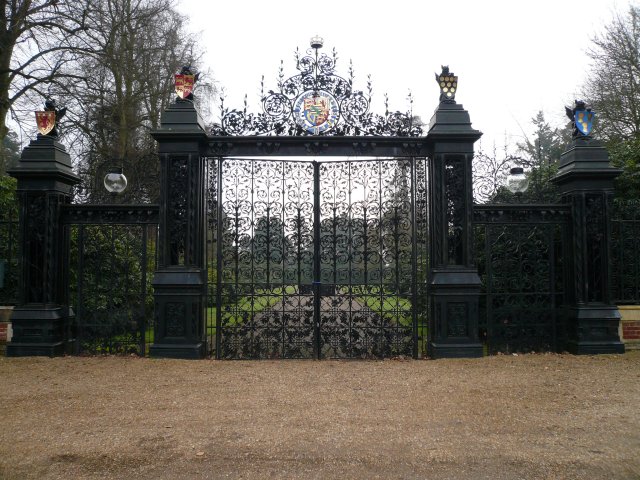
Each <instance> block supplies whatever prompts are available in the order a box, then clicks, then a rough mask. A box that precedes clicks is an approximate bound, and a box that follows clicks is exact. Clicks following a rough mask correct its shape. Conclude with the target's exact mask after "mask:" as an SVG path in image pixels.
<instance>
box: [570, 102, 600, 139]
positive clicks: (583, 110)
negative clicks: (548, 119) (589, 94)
mask: <svg viewBox="0 0 640 480" xmlns="http://www.w3.org/2000/svg"><path fill="white" fill-rule="evenodd" d="M564 109H565V113H566V114H567V117H569V119H570V120H571V123H572V125H573V134H572V138H573V139H574V140H576V139H582V140H590V139H591V132H592V130H593V118H594V117H595V112H593V111H591V107H589V106H587V104H586V102H585V101H583V100H575V103H574V106H573V108H570V107H564Z"/></svg>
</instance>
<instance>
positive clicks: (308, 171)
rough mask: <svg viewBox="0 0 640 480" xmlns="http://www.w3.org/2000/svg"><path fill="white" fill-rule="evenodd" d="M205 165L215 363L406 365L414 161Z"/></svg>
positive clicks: (410, 334) (410, 330)
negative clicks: (212, 243)
mask: <svg viewBox="0 0 640 480" xmlns="http://www.w3.org/2000/svg"><path fill="white" fill-rule="evenodd" d="M422 160H423V162H422V167H421V168H422V170H421V171H422V174H421V177H420V178H421V180H422V181H426V178H425V169H426V160H425V159H422ZM212 162H213V163H217V162H222V166H221V169H220V170H219V171H220V172H221V175H220V181H219V182H218V185H220V187H221V190H220V191H219V192H217V193H215V195H217V196H218V198H220V199H221V203H220V204H218V208H217V213H216V215H217V218H219V219H220V220H219V222H220V223H219V224H218V223H217V221H216V224H218V225H219V226H218V227H217V230H218V234H219V238H220V244H219V245H218V246H216V249H217V253H218V255H216V259H215V261H214V260H213V258H212V259H211V260H210V261H209V268H210V269H214V270H215V274H213V276H215V284H216V286H215V287H213V286H211V287H210V289H209V291H210V292H212V291H214V290H215V291H216V301H217V310H216V311H217V317H218V318H217V319H216V321H217V327H216V329H209V333H210V335H211V337H210V339H209V343H210V345H212V346H213V345H216V347H217V351H216V354H217V356H219V357H221V358H255V357H258V358H279V357H357V358H361V357H388V356H394V355H407V356H410V355H412V354H413V351H414V350H413V349H414V347H415V336H414V325H415V324H414V322H415V315H414V313H415V310H414V307H413V302H414V299H415V288H416V287H415V276H416V273H415V272H416V271H417V269H416V266H415V253H414V252H415V245H414V240H415V238H414V228H415V227H414V217H413V216H414V201H413V195H414V194H415V190H414V189H412V187H411V182H412V179H413V176H414V175H415V173H414V165H413V159H398V160H372V161H363V162H360V161H341V162H322V163H309V162H296V161H281V160H243V159H231V158H225V159H220V158H217V159H215V160H213V161H212ZM210 185H211V182H210ZM421 192H422V196H423V200H422V201H423V203H424V202H425V201H426V186H423V187H421ZM209 195H210V197H211V195H214V192H213V189H212V188H211V187H210V189H209ZM211 203H212V204H213V200H211ZM425 209H426V205H425V204H421V210H420V211H421V212H425ZM210 210H212V209H210ZM420 225H421V228H422V229H423V230H424V229H425V228H426V219H422V220H421V221H420ZM421 241H422V242H425V243H426V238H423V239H422V240H421ZM425 248H426V245H425ZM210 258H211V257H210ZM424 261H425V265H426V260H424ZM217 262H219V263H217ZM316 274H317V275H319V277H317V280H316V279H314V276H315V275H316ZM211 277H212V274H211V273H210V282H213V279H212V278H211ZM424 280H425V282H426V279H424ZM214 335H216V336H217V338H213V336H214Z"/></svg>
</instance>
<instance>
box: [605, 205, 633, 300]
mask: <svg viewBox="0 0 640 480" xmlns="http://www.w3.org/2000/svg"><path fill="white" fill-rule="evenodd" d="M611 291H612V296H613V301H614V302H615V303H616V304H618V305H629V304H636V305H637V304H640V199H634V200H623V199H615V200H614V202H613V209H612V220H611Z"/></svg>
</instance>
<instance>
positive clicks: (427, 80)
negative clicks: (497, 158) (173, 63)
mask: <svg viewBox="0 0 640 480" xmlns="http://www.w3.org/2000/svg"><path fill="white" fill-rule="evenodd" d="M179 5H180V10H181V11H182V12H183V13H186V14H187V15H189V16H190V18H191V25H190V28H191V30H193V31H196V32H201V46H202V49H203V50H204V51H205V52H206V56H205V63H206V66H208V67H209V68H210V69H211V71H212V74H213V76H214V78H215V80H216V81H217V82H218V85H219V86H221V87H224V88H225V90H226V93H227V99H226V101H225V103H226V106H228V107H229V108H242V102H243V98H244V94H245V93H246V94H247V95H248V101H249V109H250V110H251V111H254V112H258V111H259V108H260V104H259V101H258V99H259V91H260V79H261V76H262V75H264V76H265V90H269V89H276V76H277V72H278V67H279V65H280V60H284V69H285V76H287V77H289V76H291V75H294V74H296V73H297V71H296V70H295V61H294V57H293V52H294V51H295V49H296V47H299V48H300V50H301V52H303V53H304V52H305V51H306V49H307V48H308V46H309V39H310V38H311V37H312V36H313V35H316V34H319V35H320V36H322V37H323V38H324V40H325V44H324V49H323V51H324V52H327V53H328V52H330V51H331V49H332V48H333V47H335V48H336V49H337V51H338V56H339V59H338V65H337V67H336V73H337V74H339V75H342V76H344V77H346V76H347V69H348V66H349V60H350V59H351V60H353V64H354V69H355V75H356V78H355V88H356V89H360V90H365V88H366V78H367V74H371V76H372V79H373V88H374V99H375V100H376V101H378V102H380V104H378V105H374V108H373V109H374V111H376V112H378V113H383V111H384V110H383V107H382V105H381V102H382V98H383V94H384V93H385V92H387V93H388V94H389V98H390V109H391V110H400V111H406V109H407V105H408V104H407V102H406V100H405V99H406V96H407V93H408V91H409V90H411V92H412V94H413V97H414V114H416V115H420V116H421V117H422V119H423V121H425V122H428V121H429V119H430V118H431V115H432V113H433V110H434V109H435V108H436V106H437V102H438V96H439V92H438V86H437V84H436V83H435V81H434V78H433V77H434V72H436V71H437V72H440V66H441V65H449V67H450V69H451V71H453V72H454V73H455V74H456V75H458V76H459V89H458V93H457V94H456V100H457V102H458V103H461V104H463V105H464V107H465V108H466V109H467V110H468V111H469V113H470V114H471V120H472V122H473V126H474V128H477V129H479V130H481V131H482V132H484V136H483V139H482V146H483V148H484V149H490V148H492V146H493V143H494V142H495V143H496V144H497V145H498V146H500V145H502V144H504V143H505V140H506V141H507V143H515V142H516V141H519V140H520V139H521V137H522V134H523V133H522V130H523V129H524V131H525V132H526V133H527V134H530V133H531V130H532V128H531V125H530V119H531V117H533V116H534V115H535V114H536V112H537V111H539V110H543V111H544V112H545V116H546V118H547V120H548V121H549V122H550V123H552V124H553V125H557V126H559V125H561V124H563V123H564V121H565V120H564V118H565V117H564V105H565V104H566V105H569V104H570V103H572V102H573V99H574V98H575V97H577V96H578V92H579V89H580V86H581V84H582V82H583V79H584V78H585V76H586V74H587V72H588V69H589V68H588V67H589V59H588V58H587V56H586V53H585V52H586V50H587V49H588V48H589V46H590V38H591V37H592V36H593V34H594V33H595V32H600V31H601V30H602V27H603V26H604V25H605V24H607V23H609V22H610V20H611V18H612V16H613V14H614V13H615V12H616V11H618V12H621V13H624V12H625V11H626V10H627V8H628V5H629V0H580V1H573V0H535V1H531V0H528V1H522V0H510V1H508V0H503V1H500V0H475V1H474V0H457V1H454V0H442V1H439V2H434V1H431V0H422V1H409V0H394V1H391V2H384V1H375V0H369V1H354V0H351V1H350V0H341V1H336V0H325V1H321V2H303V1H300V0H298V1H291V0H280V1H271V2H268V1H264V0H262V1H254V0H251V1H242V0H235V1H234V0H231V1H224V2H223V1H215V2H214V1H211V2H205V1H202V0H179Z"/></svg>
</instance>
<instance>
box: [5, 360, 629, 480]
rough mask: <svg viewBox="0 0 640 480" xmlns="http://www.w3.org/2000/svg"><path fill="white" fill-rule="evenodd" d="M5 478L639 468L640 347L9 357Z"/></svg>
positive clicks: (475, 474)
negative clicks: (455, 356)
mask: <svg viewBox="0 0 640 480" xmlns="http://www.w3.org/2000/svg"><path fill="white" fill-rule="evenodd" d="M0 478H2V479H28V478H37V479H50V478H56V479H57V478H60V479H62V478H64V479H68V478H82V479H85V478H87V479H98V478H100V479H104V478H113V479H116V478H117V479H120V478H149V479H150V478H153V479H175V478H244V479H254V478H303V479H334V478H335V479H358V478H362V479H377V478H380V479H388V478H405V479H414V478H415V479H425V478H429V479H440V478H441V479H474V480H475V479H498V480H500V479H574V478H575V479H590V480H591V479H602V478H606V479H607V480H611V479H638V478H640V352H631V353H627V354H626V355H610V356H596V357H575V356H570V355H550V354H549V355H520V356H496V357H489V358H483V359H478V360H438V361H428V360H420V361H414V360H408V361H401V360H387V361H320V362H319V361H255V362H240V361H227V362H219V361H212V360H205V361H178V360H150V359H144V358H116V357H99V358H94V357H92V358H89V357H73V358H54V359H50V358H22V359H8V358H0Z"/></svg>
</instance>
